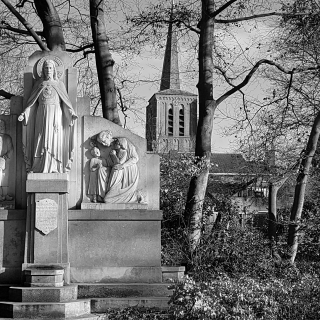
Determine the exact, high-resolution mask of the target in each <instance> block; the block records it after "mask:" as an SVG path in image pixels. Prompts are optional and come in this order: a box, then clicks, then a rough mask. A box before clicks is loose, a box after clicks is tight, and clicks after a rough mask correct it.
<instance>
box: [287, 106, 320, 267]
mask: <svg viewBox="0 0 320 320" xmlns="http://www.w3.org/2000/svg"><path fill="white" fill-rule="evenodd" d="M319 135H320V112H319V113H318V114H317V117H316V118H315V120H314V123H313V126H312V129H311V132H310V135H309V139H308V143H307V147H306V150H305V153H304V155H303V158H302V161H301V165H300V169H299V174H298V177H297V182H296V187H295V192H294V201H293V205H292V209H291V215H290V225H289V232H288V246H289V248H290V263H291V264H293V263H294V261H295V258H296V255H297V251H298V244H299V229H300V226H299V224H300V220H301V214H302V209H303V204H304V197H305V191H306V186H307V181H308V175H309V171H310V167H311V163H312V159H313V156H314V154H315V151H316V149H317V144H318V140H319Z"/></svg>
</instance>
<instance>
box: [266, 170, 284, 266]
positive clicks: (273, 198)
mask: <svg viewBox="0 0 320 320" xmlns="http://www.w3.org/2000/svg"><path fill="white" fill-rule="evenodd" d="M287 179H288V177H287V176H286V177H283V178H280V179H279V180H277V181H271V182H270V183H269V197H268V202H269V206H268V236H269V240H270V248H271V254H272V256H273V258H275V259H276V260H277V261H281V257H280V255H279V253H278V250H277V227H278V215H277V194H278V191H279V189H280V188H281V187H282V186H283V184H284V183H285V182H286V180H287Z"/></svg>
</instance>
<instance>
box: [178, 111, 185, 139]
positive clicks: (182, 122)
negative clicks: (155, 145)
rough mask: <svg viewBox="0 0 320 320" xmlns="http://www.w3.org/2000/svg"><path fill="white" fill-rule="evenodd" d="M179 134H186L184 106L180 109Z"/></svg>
mask: <svg viewBox="0 0 320 320" xmlns="http://www.w3.org/2000/svg"><path fill="white" fill-rule="evenodd" d="M179 136H184V107H183V106H181V107H180V110H179Z"/></svg>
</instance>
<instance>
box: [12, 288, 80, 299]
mask: <svg viewBox="0 0 320 320" xmlns="http://www.w3.org/2000/svg"><path fill="white" fill-rule="evenodd" d="M77 292H78V290H77V285H69V286H64V287H61V288H54V287H52V288H47V287H46V288H35V287H11V288H10V289H9V299H10V301H16V302H63V301H70V300H76V299H77V295H78V294H77Z"/></svg>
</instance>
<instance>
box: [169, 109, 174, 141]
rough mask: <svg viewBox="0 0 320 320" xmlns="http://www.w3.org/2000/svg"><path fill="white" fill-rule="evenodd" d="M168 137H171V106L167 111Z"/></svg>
mask: <svg viewBox="0 0 320 320" xmlns="http://www.w3.org/2000/svg"><path fill="white" fill-rule="evenodd" d="M168 136H173V106H172V104H171V105H170V107H169V110H168Z"/></svg>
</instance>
